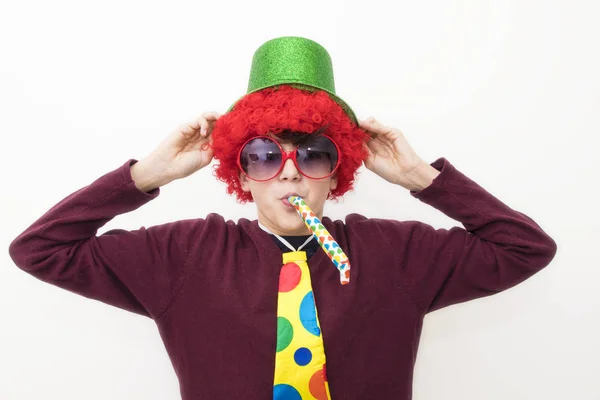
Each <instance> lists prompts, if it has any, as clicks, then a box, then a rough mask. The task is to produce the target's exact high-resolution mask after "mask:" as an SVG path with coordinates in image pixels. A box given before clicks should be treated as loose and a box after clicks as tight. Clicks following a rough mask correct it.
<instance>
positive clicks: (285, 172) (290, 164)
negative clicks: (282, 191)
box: [279, 159, 301, 179]
mask: <svg viewBox="0 0 600 400" xmlns="http://www.w3.org/2000/svg"><path fill="white" fill-rule="evenodd" d="M300 175H301V174H300V172H299V171H298V169H297V168H296V165H295V164H294V160H291V159H288V160H286V161H285V164H283V169H282V170H281V174H280V175H279V178H280V179H299V178H300Z"/></svg>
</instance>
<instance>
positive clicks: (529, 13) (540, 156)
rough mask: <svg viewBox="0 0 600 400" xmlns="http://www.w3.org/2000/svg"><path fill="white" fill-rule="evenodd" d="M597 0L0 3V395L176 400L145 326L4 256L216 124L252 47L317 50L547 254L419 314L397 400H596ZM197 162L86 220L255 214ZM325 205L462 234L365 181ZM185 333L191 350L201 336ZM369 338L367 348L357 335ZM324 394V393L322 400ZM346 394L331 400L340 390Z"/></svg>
mask: <svg viewBox="0 0 600 400" xmlns="http://www.w3.org/2000/svg"><path fill="white" fill-rule="evenodd" d="M599 9H600V7H599V6H598V3H596V2H593V1H587V2H586V1H569V2H568V1H516V0H513V1H474V0H473V1H429V2H414V1H402V2H398V1H397V2H391V1H390V2H388V1H382V0H371V1H368V2H365V1H327V2H326V1H311V0H309V1H302V2H298V1H296V2H282V1H263V0H257V1H250V2H248V1H223V2H216V1H213V2H201V1H189V2H182V1H178V2H176V1H170V2H168V4H167V2H162V3H159V2H154V1H106V0H104V1H101V2H100V1H97V2H91V1H86V2H81V1H64V0H55V1H52V2H47V1H19V2H16V1H13V2H8V1H3V2H2V3H1V8H0V135H1V138H2V140H1V142H0V143H1V146H0V173H1V174H2V175H1V177H2V180H1V182H2V189H1V193H2V195H1V197H0V226H1V230H0V245H1V247H2V248H3V249H4V251H3V252H1V254H0V267H1V268H0V311H1V312H2V318H1V319H0V398H1V399H6V400H25V399H27V400H29V399H36V400H37V399H61V400H66V399H86V400H95V399H128V400H131V399H144V400H148V399H156V400H158V399H160V400H165V399H179V398H180V395H179V387H178V382H177V379H176V376H175V373H174V371H173V369H172V366H171V364H170V361H169V359H168V357H167V354H166V352H165V350H164V347H163V344H162V342H161V340H160V337H159V335H158V331H157V329H156V327H155V325H154V323H153V321H152V320H150V319H148V318H144V317H141V316H138V315H135V314H132V313H128V312H126V311H123V310H120V309H117V308H114V307H110V306H107V305H105V304H103V303H100V302H97V301H92V300H88V299H86V298H84V297H80V296H77V295H74V294H72V293H70V292H67V291H64V290H61V289H58V288H56V287H54V286H52V285H48V284H45V283H43V282H41V281H38V280H36V279H35V278H33V277H31V276H29V275H28V274H26V273H24V272H23V271H21V270H19V269H18V268H17V267H16V266H15V265H14V263H13V262H12V260H11V259H10V257H9V255H8V246H9V244H10V242H11V241H12V239H14V238H15V237H16V236H17V235H18V234H19V233H21V232H22V231H23V230H24V229H25V228H26V227H27V226H29V225H30V224H31V223H32V222H33V221H35V220H36V219H37V218H39V217H40V216H41V215H42V214H43V213H44V212H45V211H47V210H48V209H49V208H50V207H51V206H53V205H54V204H55V203H57V202H58V201H60V200H61V199H63V198H64V197H66V196H67V195H68V194H70V193H72V192H74V191H75V190H77V189H79V188H81V187H83V186H85V185H87V184H89V183H91V182H92V181H93V180H95V179H96V178H98V177H100V176H101V175H103V174H105V173H107V172H109V171H112V170H113V169H116V168H118V167H119V166H121V165H122V164H123V163H124V162H125V161H126V160H127V159H128V158H130V157H132V158H137V159H140V158H142V157H144V156H145V155H147V154H148V153H149V152H150V151H151V150H153V149H154V148H155V147H156V146H157V145H158V144H159V143H160V142H161V141H162V140H163V138H164V137H165V136H167V135H168V134H169V133H170V132H171V131H172V130H173V129H174V128H176V127H177V125H179V124H180V123H183V122H186V121H188V120H189V119H192V118H194V117H196V116H197V115H199V114H200V113H201V112H203V111H213V110H215V111H219V112H221V113H223V112H225V111H226V110H227V108H228V107H229V106H230V104H231V103H232V102H233V101H235V100H236V99H237V98H238V97H240V96H241V95H243V94H244V93H245V90H246V85H247V80H248V74H249V70H250V62H251V58H252V54H253V53H254V51H255V50H256V48H258V46H260V45H261V44H262V43H263V42H265V41H267V40H269V39H272V38H275V37H278V36H285V35H294V36H303V37H308V38H310V39H313V40H315V41H317V42H319V43H320V44H322V45H323V46H324V47H325V48H326V49H327V50H328V51H329V53H330V55H331V57H332V60H333V65H334V71H335V79H336V89H337V93H338V94H339V95H340V96H341V97H342V98H343V99H345V100H346V101H347V102H348V103H349V104H350V105H351V107H352V108H353V109H354V111H355V112H356V113H357V115H358V117H359V118H360V119H365V118H367V117H368V116H371V115H372V116H374V117H376V118H378V119H379V120H381V121H382V122H383V123H384V124H387V125H391V126H395V127H397V128H399V129H400V130H402V132H403V133H404V134H405V137H406V138H407V139H408V141H409V143H410V144H411V145H412V146H413V148H414V149H415V150H416V152H417V153H418V154H419V156H420V157H421V158H423V159H424V160H426V161H427V162H432V161H434V160H435V159H437V158H438V157H446V158H447V159H448V160H449V161H450V162H451V163H452V164H453V165H454V166H455V167H456V168H458V169H459V170H460V171H461V172H463V173H464V174H466V175H467V176H469V177H470V178H471V179H473V180H475V181H476V182H478V183H479V184H480V185H481V186H482V187H484V188H485V189H486V190H488V191H489V192H490V193H491V194H493V195H495V196H496V197H498V198H499V199H501V200H502V201H503V202H504V203H506V204H507V205H509V206H510V207H512V208H514V209H516V210H519V211H521V212H524V213H525V214H527V215H528V216H530V217H531V218H533V219H534V220H535V221H536V222H537V223H539V224H540V225H541V227H542V228H543V229H544V230H545V231H546V232H547V233H548V234H549V235H550V236H552V237H553V238H554V239H555V240H556V242H557V243H558V253H557V255H556V257H555V259H554V260H553V261H552V263H551V264H550V266H548V267H547V268H546V269H544V270H543V271H541V272H540V273H538V274H537V275H535V276H534V277H533V278H531V279H529V280H527V281H526V282H524V283H522V284H521V285H518V286H517V287H514V288H512V289H509V290H507V291H505V292H503V293H500V294H497V295H495V296H491V297H488V298H483V299H479V300H475V301H471V302H468V303H463V304H459V305H455V306H451V307H448V308H445V309H442V310H439V311H437V312H434V313H431V314H428V315H427V317H426V319H425V325H424V331H423V336H422V339H421V344H420V349H419V353H418V358H417V363H416V367H415V380H414V399H416V400H438V399H461V400H469V399H478V400H479V399H488V400H492V399H494V400H496V399H497V400H500V399H502V400H505V399H513V400H516V399H557V400H558V399H561V400H562V399H577V400H588V399H600V362H599V361H598V360H599V359H600V341H599V339H598V338H600V323H599V322H600V291H599V289H598V281H599V280H600V272H599V271H600V268H599V264H600V263H598V259H597V249H598V246H599V245H600V244H599V239H600V235H599V233H598V232H599V228H598V226H599V223H600V217H599V213H598V209H597V207H595V205H596V204H597V202H598V194H599V190H598V183H599V179H598V173H597V170H596V168H597V167H598V159H599V157H598V154H599V153H600V152H599V151H598V135H599V134H600V129H599V127H600V126H599V125H600V124H599V122H598V114H599V113H598V109H599V106H600V102H599V100H600V95H599V93H600V79H599V78H598V71H600V62H599V58H598V57H599V56H598V54H599V52H598V48H599V45H598V39H599V38H600V27H599V24H598V17H599V14H600V13H599V12H598V11H599ZM211 172H212V171H211V168H205V169H203V170H201V171H199V172H198V173H196V174H194V175H192V176H191V177H189V178H187V179H184V180H180V181H175V182H172V183H170V184H168V185H166V186H164V187H163V188H162V193H161V195H160V197H159V198H157V199H156V200H153V201H152V202H150V203H148V204H146V205H144V206H143V207H141V208H140V209H138V210H135V211H133V212H131V213H128V214H125V215H120V216H117V217H116V218H115V219H113V220H112V221H110V222H109V223H108V224H107V225H105V227H103V228H102V230H101V231H99V234H100V233H103V232H104V231H106V230H108V229H112V228H117V227H119V228H126V229H136V228H139V227H140V226H142V225H144V226H151V225H155V224H160V223H164V222H168V221H173V220H177V219H182V218H193V217H204V216H206V214H208V213H210V212H217V213H220V214H222V215H224V216H225V217H226V219H232V220H234V221H237V220H238V219H239V218H242V217H245V218H249V219H255V218H256V210H255V205H254V204H253V203H249V204H247V205H246V206H243V207H242V206H240V205H238V204H237V203H236V202H235V199H234V198H233V197H229V196H228V195H227V194H226V193H225V185H224V184H223V183H221V182H219V181H217V180H216V179H215V178H214V177H213V176H212V175H211ZM359 172H360V173H359V177H358V180H357V182H356V185H355V191H354V192H352V193H349V194H347V195H346V198H345V201H343V202H341V203H339V204H335V203H328V204H327V205H326V209H325V214H326V215H328V216H330V217H331V218H333V219H343V218H344V216H345V215H347V214H349V213H351V212H358V213H360V214H363V215H366V216H369V217H380V218H394V219H399V220H405V219H418V220H421V221H423V222H426V223H429V224H431V225H433V226H435V227H437V228H449V227H451V226H454V225H460V224H459V223H458V222H457V221H454V220H451V219H449V218H448V217H446V216H445V215H444V214H442V213H441V212H440V211H438V210H436V209H434V208H432V207H430V206H428V205H426V204H424V203H421V202H420V201H418V200H416V199H414V198H413V197H411V196H410V194H409V193H408V191H407V190H405V189H403V188H401V187H399V186H392V185H391V184H389V183H387V182H386V181H384V180H383V179H381V178H379V177H378V176H376V175H374V174H373V173H371V172H370V171H368V170H367V169H366V168H364V167H362V168H361V169H360V170H359ZM198 340H202V338H198ZM365 345H367V344H365ZM334 400H338V399H334ZM339 400H343V399H339Z"/></svg>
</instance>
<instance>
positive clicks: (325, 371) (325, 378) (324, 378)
mask: <svg viewBox="0 0 600 400" xmlns="http://www.w3.org/2000/svg"><path fill="white" fill-rule="evenodd" d="M326 365H327V364H323V380H324V381H325V382H327V369H326V368H325V366H326Z"/></svg>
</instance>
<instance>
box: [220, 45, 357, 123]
mask: <svg viewBox="0 0 600 400" xmlns="http://www.w3.org/2000/svg"><path fill="white" fill-rule="evenodd" d="M277 85H290V86H293V87H297V88H300V89H304V90H309V91H315V90H323V91H325V92H327V93H329V95H330V97H331V98H332V99H333V100H334V101H335V102H336V103H338V104H339V105H340V107H341V108H342V109H343V110H344V112H345V113H346V114H347V115H348V116H349V117H350V119H351V120H352V121H353V122H354V124H356V125H358V120H357V118H356V115H355V114H354V111H353V110H352V109H351V108H350V106H349V105H348V104H347V103H346V102H345V101H344V100H342V99H341V98H340V97H339V96H337V94H336V92H335V82H334V78H333V65H332V62H331V57H330V56H329V53H328V52H327V50H326V49H325V48H324V47H323V46H321V45H320V44H319V43H317V42H315V41H314V40H310V39H307V38H303V37H299V36H282V37H278V38H275V39H271V40H269V41H267V42H265V43H263V44H262V45H261V46H260V47H259V48H258V49H257V50H256V51H255V52H254V55H253V56H252V66H251V69H250V79H249V81H248V90H247V92H246V95H247V94H250V93H252V92H256V91H259V90H261V89H265V88H268V87H272V86H277ZM243 97H244V96H241V97H240V98H239V99H238V100H236V102H235V103H233V104H232V105H231V106H230V107H229V109H228V110H227V112H230V111H231V110H233V109H234V107H235V104H236V103H237V102H238V101H239V100H240V99H241V98H243Z"/></svg>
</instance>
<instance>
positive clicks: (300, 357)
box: [294, 347, 312, 366]
mask: <svg viewBox="0 0 600 400" xmlns="http://www.w3.org/2000/svg"><path fill="white" fill-rule="evenodd" d="M310 360H312V353H311V352H310V350H309V349H307V348H306V347H300V348H299V349H298V350H296V352H295V353H294V361H296V364H298V365H300V366H305V365H306V364H308V363H309V362H310Z"/></svg>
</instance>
